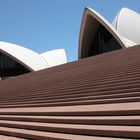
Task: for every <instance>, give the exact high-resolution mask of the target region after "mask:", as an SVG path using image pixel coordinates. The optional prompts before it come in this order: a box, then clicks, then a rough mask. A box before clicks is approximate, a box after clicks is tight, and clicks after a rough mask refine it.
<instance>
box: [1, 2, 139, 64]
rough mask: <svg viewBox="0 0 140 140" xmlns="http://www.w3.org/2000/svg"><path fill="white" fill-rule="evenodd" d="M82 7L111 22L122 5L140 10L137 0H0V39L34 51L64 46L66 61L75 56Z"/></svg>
mask: <svg viewBox="0 0 140 140" xmlns="http://www.w3.org/2000/svg"><path fill="white" fill-rule="evenodd" d="M85 7H91V8H93V9H95V10H96V11H98V12H99V13H100V14H101V15H103V16H104V17H105V18H106V19H107V20H108V21H110V22H111V21H112V20H113V18H114V16H115V15H116V13H117V12H118V11H119V10H120V9H121V8H122V7H128V8H130V9H133V10H135V11H137V12H138V13H140V0H0V40H1V41H6V42H10V43H15V44H18V45H21V46H24V47H27V48H30V49H32V50H33V51H36V52H38V53H42V52H45V51H49V50H53V49H58V48H64V49H65V51H66V53H67V58H68V61H69V62H71V61H74V60H77V56H78V55H77V54H78V37H79V30H80V23H81V19H82V15H83V11H84V8H85Z"/></svg>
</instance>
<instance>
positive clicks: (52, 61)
mask: <svg viewBox="0 0 140 140" xmlns="http://www.w3.org/2000/svg"><path fill="white" fill-rule="evenodd" d="M40 55H41V56H42V57H43V58H44V60H45V61H46V62H47V63H48V65H49V67H53V66H56V65H61V64H64V63H67V58H66V53H65V50H64V49H57V50H52V51H48V52H45V53H42V54H40Z"/></svg>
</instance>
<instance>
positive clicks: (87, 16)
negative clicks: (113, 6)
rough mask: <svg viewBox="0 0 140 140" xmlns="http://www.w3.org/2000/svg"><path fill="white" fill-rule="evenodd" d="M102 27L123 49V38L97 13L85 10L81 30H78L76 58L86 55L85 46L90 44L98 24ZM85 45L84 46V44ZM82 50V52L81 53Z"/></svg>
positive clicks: (89, 9)
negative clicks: (83, 53)
mask: <svg viewBox="0 0 140 140" xmlns="http://www.w3.org/2000/svg"><path fill="white" fill-rule="evenodd" d="M97 23H99V24H101V25H102V26H104V27H105V28H106V29H107V30H108V31H109V32H110V33H111V34H112V36H113V37H114V38H115V39H116V40H117V41H118V43H119V44H120V46H122V48H123V47H125V46H126V41H124V38H123V37H122V36H121V35H120V34H119V33H118V32H117V31H116V30H115V28H114V27H113V26H112V25H111V24H110V23H109V22H108V21H107V20H106V19H105V18H104V17H103V16H101V15H100V14H99V13H97V12H96V11H95V10H93V9H91V8H85V11H84V15H83V19H82V23H81V28H80V36H79V46H78V49H79V50H78V56H79V58H81V56H82V52H85V53H86V51H87V50H86V48H85V47H86V46H87V45H85V44H88V43H91V41H92V39H93V37H94V34H95V32H96V29H97V28H98V24H97ZM84 43H85V44H84ZM82 50H84V51H82Z"/></svg>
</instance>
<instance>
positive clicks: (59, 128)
mask: <svg viewBox="0 0 140 140" xmlns="http://www.w3.org/2000/svg"><path fill="white" fill-rule="evenodd" d="M0 126H2V127H8V128H18V129H27V130H28V129H29V130H37V131H46V132H57V133H65V134H76V135H88V136H104V137H118V138H119V137H122V138H140V127H138V126H115V125H81V124H80V125H77V124H57V123H38V122H19V121H4V120H2V121H0Z"/></svg>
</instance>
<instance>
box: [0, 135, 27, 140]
mask: <svg viewBox="0 0 140 140" xmlns="http://www.w3.org/2000/svg"><path fill="white" fill-rule="evenodd" d="M0 139H1V140H26V139H23V138H16V137H12V136H6V135H0Z"/></svg>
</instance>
